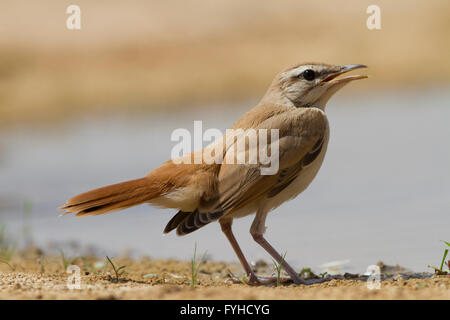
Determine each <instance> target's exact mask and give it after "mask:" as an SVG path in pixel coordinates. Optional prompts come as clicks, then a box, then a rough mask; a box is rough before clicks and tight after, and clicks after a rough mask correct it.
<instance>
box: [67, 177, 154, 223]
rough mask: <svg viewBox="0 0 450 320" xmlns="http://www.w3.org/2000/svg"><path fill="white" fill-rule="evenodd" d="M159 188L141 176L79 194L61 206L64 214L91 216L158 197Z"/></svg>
mask: <svg viewBox="0 0 450 320" xmlns="http://www.w3.org/2000/svg"><path fill="white" fill-rule="evenodd" d="M159 193H160V192H159V190H158V189H157V188H155V186H154V185H153V184H152V183H151V181H150V180H149V179H148V178H140V179H136V180H130V181H126V182H121V183H117V184H113V185H109V186H106V187H102V188H98V189H94V190H91V191H88V192H85V193H82V194H79V195H77V196H75V197H73V198H71V199H69V200H67V202H66V203H65V204H64V205H63V206H61V207H60V209H61V210H65V211H66V212H64V213H63V214H62V215H66V214H69V213H72V212H76V216H90V215H98V214H103V213H108V212H112V211H116V210H122V209H125V208H129V207H132V206H135V205H138V204H141V203H144V202H148V201H149V200H151V199H153V198H155V197H157V196H158V195H159Z"/></svg>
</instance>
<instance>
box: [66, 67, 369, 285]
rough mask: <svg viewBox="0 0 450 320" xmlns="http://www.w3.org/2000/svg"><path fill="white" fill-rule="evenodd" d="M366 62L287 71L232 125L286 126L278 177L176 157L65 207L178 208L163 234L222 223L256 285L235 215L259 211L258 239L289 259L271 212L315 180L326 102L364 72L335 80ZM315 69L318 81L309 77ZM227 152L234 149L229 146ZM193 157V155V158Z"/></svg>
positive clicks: (325, 130)
mask: <svg viewBox="0 0 450 320" xmlns="http://www.w3.org/2000/svg"><path fill="white" fill-rule="evenodd" d="M361 67H365V66H362V65H352V66H334V65H328V64H318V63H306V64H299V65H295V66H293V67H291V68H288V69H286V70H284V71H282V72H281V73H279V74H278V75H277V76H276V77H275V79H274V80H273V82H272V84H271V85H270V87H269V89H268V91H267V93H266V94H265V96H264V97H263V98H262V100H261V102H260V103H259V104H258V105H257V106H256V107H254V108H253V109H251V110H250V111H248V112H247V113H246V114H244V115H243V116H242V117H241V118H240V119H239V120H238V121H237V122H236V123H235V124H234V126H233V129H238V128H240V129H244V130H245V129H256V130H258V129H278V130H279V140H278V143H279V169H278V171H277V173H276V174H274V175H262V174H261V172H260V167H261V165H260V164H254V165H248V164H247V165H246V164H205V163H202V164H184V163H181V164H177V163H175V162H174V161H172V160H169V161H167V162H166V163H164V164H163V165H162V166H161V167H159V168H157V169H155V170H153V171H151V172H150V173H149V174H147V175H146V176H145V177H144V178H141V179H136V180H131V181H127V182H123V183H119V184H115V185H111V186H106V187H103V188H99V189H95V190H92V191H88V192H86V193H82V194H80V195H78V196H75V197H73V198H71V199H69V200H68V201H67V202H66V204H65V205H64V206H62V207H61V209H63V210H65V211H66V212H65V214H67V213H71V212H75V213H77V214H76V215H77V216H87V215H97V214H103V213H106V212H111V211H114V210H122V209H125V208H128V207H131V206H134V205H137V204H141V203H151V204H153V205H156V206H160V207H165V208H176V209H179V210H180V211H179V212H178V213H177V214H176V215H175V216H174V217H173V218H172V220H170V221H169V223H168V224H167V226H166V229H165V230H164V231H165V232H170V231H171V230H173V229H176V230H177V234H179V235H184V234H187V233H190V232H192V231H195V230H197V229H198V228H201V227H203V226H204V225H206V224H208V223H210V222H212V221H216V220H218V221H219V222H220V224H221V226H222V230H223V231H224V233H225V235H226V236H227V238H228V239H229V241H230V242H231V244H232V246H233V249H234V250H235V251H236V253H237V255H238V258H239V260H240V261H241V263H242V264H243V266H244V268H245V271H246V272H247V274H248V276H249V279H250V282H252V283H261V282H264V281H263V280H262V278H259V277H256V275H255V274H254V273H253V271H252V270H251V268H250V266H249V265H248V263H247V261H246V259H245V257H244V255H243V254H242V252H241V250H240V248H239V245H238V244H237V242H236V240H235V238H234V236H233V234H232V232H231V223H232V221H233V219H234V218H239V217H243V216H246V215H249V214H252V213H255V212H256V216H255V219H254V222H253V224H252V227H251V230H250V232H251V234H252V236H253V237H254V239H255V240H256V241H257V242H258V243H259V244H260V245H261V246H263V247H264V248H265V249H266V250H267V251H268V252H269V253H270V254H271V255H272V256H273V257H274V259H275V260H277V261H278V262H279V263H280V262H281V261H282V257H281V256H280V255H279V254H278V253H277V252H276V251H275V250H274V249H273V248H272V247H271V246H270V244H268V243H267V241H266V240H265V239H264V238H263V234H264V232H265V219H266V216H267V214H268V212H270V210H272V209H274V208H276V207H277V206H279V205H280V204H282V203H283V202H285V201H287V200H289V199H291V198H293V197H295V196H297V195H298V194H299V193H301V192H302V191H303V190H304V189H306V188H307V187H308V185H309V184H310V183H311V181H312V180H313V179H314V177H315V175H316V174H317V172H318V170H319V168H320V166H321V164H322V161H323V158H324V156H325V152H326V148H327V144H328V138H329V126H328V120H327V117H326V115H325V112H324V110H325V105H326V103H327V101H328V99H329V98H330V97H331V96H332V95H333V94H334V93H335V92H336V91H337V90H339V89H340V88H341V87H343V86H344V85H345V84H347V83H348V82H350V81H351V80H356V79H362V78H365V76H350V77H345V78H342V79H335V78H336V77H337V76H338V75H340V74H342V73H345V72H347V71H350V70H353V69H356V68H361ZM306 70H308V71H306ZM311 70H312V71H313V74H314V76H315V77H314V78H313V79H309V78H310V74H311V72H310V71H311ZM308 72H309V73H308ZM306 73H308V74H306ZM224 139H226V137H224ZM223 150H224V152H225V153H226V152H227V149H225V147H224V149H223ZM247 151H248V150H247ZM196 152H202V150H199V151H196ZM186 157H191V159H193V157H194V155H193V154H190V155H187V156H186ZM283 267H284V269H285V270H286V271H287V272H288V273H289V275H290V276H291V278H292V280H293V281H294V282H295V283H305V281H304V280H302V279H301V278H300V277H299V276H298V275H297V273H296V272H295V271H294V270H293V268H291V267H290V266H289V264H287V263H286V262H284V263H283ZM269 280H270V281H271V280H272V279H269Z"/></svg>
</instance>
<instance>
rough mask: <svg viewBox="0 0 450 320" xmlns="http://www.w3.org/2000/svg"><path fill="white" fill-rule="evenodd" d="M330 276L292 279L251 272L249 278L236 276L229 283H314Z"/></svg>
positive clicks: (269, 284)
mask: <svg viewBox="0 0 450 320" xmlns="http://www.w3.org/2000/svg"><path fill="white" fill-rule="evenodd" d="M330 280H331V279H329V278H318V279H302V278H301V277H296V278H295V279H292V278H290V277H280V278H278V277H275V276H271V277H268V276H257V275H256V274H254V273H253V274H251V275H249V276H248V278H243V279H238V278H236V277H234V276H233V277H231V278H229V279H227V282H228V283H231V284H247V285H251V286H277V285H278V284H281V285H288V284H296V285H300V284H303V285H312V284H318V283H323V282H326V281H330Z"/></svg>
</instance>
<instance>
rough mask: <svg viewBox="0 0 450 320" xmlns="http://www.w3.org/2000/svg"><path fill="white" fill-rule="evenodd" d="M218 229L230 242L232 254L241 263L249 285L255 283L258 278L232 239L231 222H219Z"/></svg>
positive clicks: (233, 238)
mask: <svg viewBox="0 0 450 320" xmlns="http://www.w3.org/2000/svg"><path fill="white" fill-rule="evenodd" d="M220 227H221V228H222V231H223V233H225V236H226V237H227V239H228V241H230V243H231V246H232V247H233V249H234V252H236V255H237V256H238V258H239V261H240V262H241V264H242V266H243V267H244V270H245V273H246V274H247V277H248V278H249V283H257V282H258V278H257V277H256V275H255V273H254V272H253V270H252V268H251V267H250V265H249V264H248V262H247V259H245V256H244V254H243V253H242V250H241V248H240V247H239V244H238V242H237V241H236V238H235V237H234V234H233V231H232V230H231V221H226V222H223V221H220Z"/></svg>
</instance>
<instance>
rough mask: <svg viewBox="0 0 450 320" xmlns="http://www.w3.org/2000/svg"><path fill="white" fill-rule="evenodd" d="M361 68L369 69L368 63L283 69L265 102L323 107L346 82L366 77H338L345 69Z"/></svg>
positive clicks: (300, 66)
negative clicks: (366, 64)
mask: <svg viewBox="0 0 450 320" xmlns="http://www.w3.org/2000/svg"><path fill="white" fill-rule="evenodd" d="M360 68H367V66H365V65H362V64H354V65H345V66H335V65H330V64H325V63H303V64H297V65H295V66H293V67H291V68H288V69H286V70H284V71H282V72H280V73H279V74H278V75H277V76H276V77H275V79H274V80H273V82H272V84H271V86H270V87H269V90H268V91H267V93H266V95H265V96H264V98H263V102H267V103H276V104H280V103H281V104H284V105H289V106H295V107H298V108H301V107H317V108H320V109H322V110H323V109H324V108H325V105H326V103H327V101H328V100H329V99H330V98H331V96H332V95H333V94H334V93H336V92H337V91H338V90H339V89H341V88H342V87H343V86H345V85H346V84H347V83H349V82H350V81H353V80H358V79H364V78H367V76H363V75H352V76H347V77H339V76H340V75H342V74H344V73H346V72H349V71H352V70H355V69H360ZM338 77H339V78H338Z"/></svg>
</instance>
